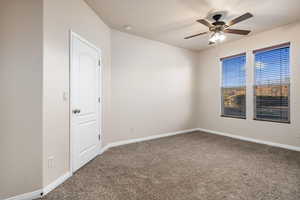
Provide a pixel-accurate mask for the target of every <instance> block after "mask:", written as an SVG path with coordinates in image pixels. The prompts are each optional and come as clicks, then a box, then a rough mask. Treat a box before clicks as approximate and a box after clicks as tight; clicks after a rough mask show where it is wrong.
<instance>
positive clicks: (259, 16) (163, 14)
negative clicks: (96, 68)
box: [86, 0, 300, 50]
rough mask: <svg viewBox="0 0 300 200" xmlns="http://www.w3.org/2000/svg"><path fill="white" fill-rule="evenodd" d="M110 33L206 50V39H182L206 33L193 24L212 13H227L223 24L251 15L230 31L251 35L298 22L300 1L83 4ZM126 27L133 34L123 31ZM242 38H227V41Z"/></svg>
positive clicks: (110, 0) (104, 0)
mask: <svg viewBox="0 0 300 200" xmlns="http://www.w3.org/2000/svg"><path fill="white" fill-rule="evenodd" d="M86 2H87V3H88V4H89V5H90V6H91V7H92V8H93V9H94V10H95V11H96V13H98V15H99V16H100V17H101V19H102V20H104V22H105V23H106V24H107V25H109V26H110V27H111V28H113V29H117V30H120V31H123V32H129V33H131V34H134V35H138V36H142V37H145V38H148V39H152V40H157V41H161V42H164V43H167V44H171V45H175V46H178V47H183V48H187V49H191V50H201V49H204V48H207V47H208V44H207V43H208V35H205V36H199V37H197V38H194V39H190V40H184V39H183V38H184V37H185V36H189V35H192V34H196V33H200V32H203V31H207V27H205V26H204V25H202V24H200V23H197V22H196V20H197V19H200V18H205V17H207V16H208V14H209V13H210V12H213V11H220V10H221V11H226V12H227V13H228V15H227V16H226V17H225V19H224V20H225V21H228V20H230V19H232V18H235V17H238V16H239V15H241V14H244V13H246V12H250V13H252V14H253V15H254V17H253V18H251V19H248V20H247V21H244V22H241V23H240V24H237V25H234V26H233V27H232V28H241V29H249V30H252V33H251V34H254V33H257V32H261V31H263V30H267V29H271V28H274V27H277V26H281V25H284V24H288V23H292V22H294V21H297V20H299V19H300V0H86ZM125 25H130V26H132V30H130V31H127V30H125V29H124V26H125ZM241 37H245V36H236V35H232V34H227V39H226V41H229V40H234V39H239V38H241Z"/></svg>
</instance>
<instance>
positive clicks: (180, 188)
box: [43, 132, 300, 200]
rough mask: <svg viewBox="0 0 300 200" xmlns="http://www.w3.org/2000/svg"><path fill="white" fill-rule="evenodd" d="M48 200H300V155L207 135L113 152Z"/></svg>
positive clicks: (147, 143)
mask: <svg viewBox="0 0 300 200" xmlns="http://www.w3.org/2000/svg"><path fill="white" fill-rule="evenodd" d="M43 199H47V200H54V199H55V200H56V199H64V200H83V199H84V200H133V199H134V200H158V199H159V200H192V199H195V200H196V199H199V200H200V199H201V200H221V199H222V200H252V199H253V200H275V199H276V200H278V199H280V200H300V152H293V151H288V150H284V149H279V148H274V147H269V146H265V145H259V144H254V143H249V142H243V141H239V140H235V139H230V138H226V137H222V136H216V135H211V134H206V133H200V132H195V133H190V134H183V135H179V136H173V137H168V138H162V139H157V140H152V141H148V142H142V143H137V144H130V145H125V146H121V147H116V148H112V149H110V150H109V151H107V152H105V153H104V154H103V155H101V156H98V157H97V158H96V159H95V160H93V161H92V162H90V163H89V164H87V165H86V166H85V167H83V168H82V169H81V170H79V171H78V172H77V173H76V174H75V175H74V176H73V177H72V178H70V179H69V180H67V181H66V182H65V183H64V184H63V185H61V186H60V187H58V188H57V189H56V190H54V191H52V192H51V193H49V194H48V195H47V196H46V197H44V198H43Z"/></svg>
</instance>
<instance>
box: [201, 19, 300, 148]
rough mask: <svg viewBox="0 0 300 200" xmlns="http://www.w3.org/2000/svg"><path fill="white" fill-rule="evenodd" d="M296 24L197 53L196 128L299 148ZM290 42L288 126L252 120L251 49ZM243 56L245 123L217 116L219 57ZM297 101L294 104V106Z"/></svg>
mask: <svg viewBox="0 0 300 200" xmlns="http://www.w3.org/2000/svg"><path fill="white" fill-rule="evenodd" d="M299 35H300V23H295V24H290V25H287V26H283V27H280V28H276V29H273V30H270V31H266V32H263V33H259V34H256V35H253V36H249V37H245V38H244V39H241V40H238V41H234V42H229V43H225V44H222V45H217V46H216V47H215V48H210V49H207V50H204V51H201V52H200V53H199V66H198V72H197V74H198V75H197V77H198V79H197V80H198V81H197V87H198V99H197V102H198V126H199V127H200V128H205V129H210V130H215V131H221V132H224V133H230V134H235V135H240V136H245V137H249V138H254V139H260V140H264V141H269V142H277V143H282V144H289V145H295V146H300V104H299V102H300V90H299V88H300V76H299V74H300V59H299V55H300V37H299ZM284 42H291V74H292V78H291V79H292V80H291V124H280V123H272V122H263V121H254V120H252V119H253V88H252V83H253V81H252V80H253V60H254V58H253V55H252V50H255V49H259V48H264V47H268V46H272V45H276V44H281V43H284ZM243 52H246V53H247V64H246V73H247V97H246V100H247V102H246V103H247V120H243V119H232V118H222V117H220V110H221V108H220V106H221V100H220V99H221V97H220V95H221V94H220V78H221V77H220V69H221V67H220V63H219V59H220V58H221V57H225V56H230V55H234V54H238V53H243ZM297 102H298V103H297Z"/></svg>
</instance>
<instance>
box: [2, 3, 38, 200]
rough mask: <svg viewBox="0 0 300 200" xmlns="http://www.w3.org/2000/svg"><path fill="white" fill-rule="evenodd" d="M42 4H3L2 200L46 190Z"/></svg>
mask: <svg viewBox="0 0 300 200" xmlns="http://www.w3.org/2000/svg"><path fill="white" fill-rule="evenodd" d="M42 3H43V2H42V1H40V0H26V1H24V0H1V3H0V91H1V98H0V111H1V114H0V199H4V198H7V197H9V196H14V195H18V194H22V193H26V192H31V191H34V190H37V189H40V188H41V186H42V45H43V43H42V42H43V41H42V7H43V4H42Z"/></svg>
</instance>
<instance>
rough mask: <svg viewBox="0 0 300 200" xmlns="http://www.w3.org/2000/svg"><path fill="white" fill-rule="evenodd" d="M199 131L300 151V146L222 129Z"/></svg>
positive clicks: (199, 129) (201, 129) (200, 129)
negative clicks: (222, 130)
mask: <svg viewBox="0 0 300 200" xmlns="http://www.w3.org/2000/svg"><path fill="white" fill-rule="evenodd" d="M198 131H203V132H206V133H212V134H216V135H222V136H226V137H230V138H235V139H239V140H243V141H248V142H254V143H258V144H265V145H268V146H273V147H279V148H283V149H288V150H292V151H300V147H296V146H292V145H287V144H280V143H275V142H267V141H264V140H257V139H253V138H248V137H243V136H238V135H233V134H230V133H223V132H220V131H213V130H208V129H203V128H198Z"/></svg>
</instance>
